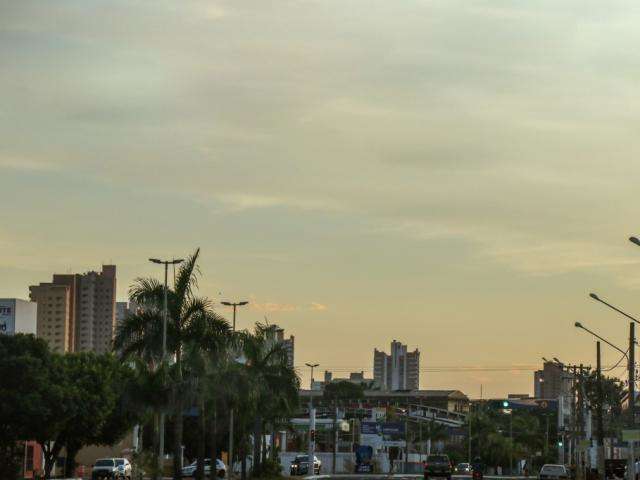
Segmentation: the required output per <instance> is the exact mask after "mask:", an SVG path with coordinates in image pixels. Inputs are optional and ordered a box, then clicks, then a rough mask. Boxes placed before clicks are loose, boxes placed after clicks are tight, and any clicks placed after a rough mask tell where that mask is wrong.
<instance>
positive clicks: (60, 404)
mask: <svg viewBox="0 0 640 480" xmlns="http://www.w3.org/2000/svg"><path fill="white" fill-rule="evenodd" d="M0 378H2V382H0V398H2V401H1V402H0V436H1V438H3V439H4V440H6V441H7V442H12V441H26V440H36V441H37V442H38V443H39V444H40V445H41V446H42V448H43V452H44V458H45V474H46V475H47V477H48V476H49V475H50V473H51V469H52V468H53V464H54V460H55V458H56V457H57V456H58V454H59V453H60V450H61V449H62V447H63V445H54V446H51V445H50V444H49V442H48V441H49V440H50V439H52V438H56V436H57V435H58V434H59V432H60V431H61V430H62V429H63V428H64V425H65V422H66V420H67V417H66V415H65V414H66V411H65V400H66V392H65V382H64V375H63V369H62V365H61V362H60V357H59V356H57V355H54V354H53V353H51V352H50V350H49V348H48V346H47V343H46V342H45V341H44V340H42V339H36V338H35V336H33V335H22V334H17V335H14V336H8V335H0Z"/></svg>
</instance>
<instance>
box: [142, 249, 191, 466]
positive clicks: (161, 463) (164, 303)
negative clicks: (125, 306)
mask: <svg viewBox="0 0 640 480" xmlns="http://www.w3.org/2000/svg"><path fill="white" fill-rule="evenodd" d="M149 261H150V262H151V263H155V264H158V265H164V296H163V301H162V365H163V367H164V364H165V362H166V361H167V318H168V317H169V307H168V299H167V297H168V291H169V287H168V285H167V278H168V276H169V265H177V264H179V263H182V262H183V260H182V259H177V260H176V259H173V260H160V259H157V258H150V259H149ZM163 383H164V378H163ZM164 423H165V413H164V411H161V412H160V426H159V430H160V431H159V436H160V438H159V441H158V463H157V467H158V471H159V474H160V476H161V477H162V476H164Z"/></svg>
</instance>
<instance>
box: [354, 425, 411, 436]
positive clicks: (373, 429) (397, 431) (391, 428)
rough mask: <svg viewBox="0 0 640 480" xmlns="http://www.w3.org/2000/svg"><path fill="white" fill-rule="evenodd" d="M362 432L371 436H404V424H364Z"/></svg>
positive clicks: (361, 428)
mask: <svg viewBox="0 0 640 480" xmlns="http://www.w3.org/2000/svg"><path fill="white" fill-rule="evenodd" d="M360 432H361V433H363V434H370V435H403V434H404V423H402V422H384V423H378V422H362V425H361V427H360Z"/></svg>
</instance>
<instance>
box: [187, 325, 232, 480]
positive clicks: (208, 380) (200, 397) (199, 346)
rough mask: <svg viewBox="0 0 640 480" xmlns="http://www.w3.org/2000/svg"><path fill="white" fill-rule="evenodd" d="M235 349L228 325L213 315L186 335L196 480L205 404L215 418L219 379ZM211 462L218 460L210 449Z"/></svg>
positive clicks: (200, 468)
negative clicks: (193, 399)
mask: <svg viewBox="0 0 640 480" xmlns="http://www.w3.org/2000/svg"><path fill="white" fill-rule="evenodd" d="M233 345H234V341H233V338H232V335H231V328H230V326H229V323H228V322H227V321H226V320H225V319H223V318H222V317H220V316H218V315H217V314H215V313H213V312H208V313H203V312H201V313H200V314H198V315H195V316H194V318H193V320H192V321H191V323H190V325H189V327H188V329H187V332H186V335H185V352H184V356H185V367H186V370H187V374H188V375H189V377H190V378H191V379H192V380H193V382H192V384H193V385H194V394H195V397H196V403H197V407H198V436H197V443H198V447H197V457H198V468H197V471H196V478H197V479H198V480H203V479H204V459H205V448H206V420H207V419H206V411H207V409H206V404H207V400H208V399H210V400H211V403H212V409H213V412H212V413H213V415H214V416H215V415H217V410H216V405H217V401H218V395H219V393H220V389H219V388H217V386H218V384H219V383H221V382H224V378H222V377H221V376H220V373H221V372H220V370H221V368H220V367H223V366H224V364H225V363H226V360H227V358H228V356H229V355H228V354H229V351H230V347H232V346H233ZM211 428H212V429H213V430H214V432H213V433H212V439H213V440H214V441H213V444H214V445H215V429H216V425H215V422H213V425H212V426H211ZM212 450H213V452H212V456H211V459H212V461H214V462H215V459H216V458H217V452H216V450H217V449H216V447H215V446H213V448H212Z"/></svg>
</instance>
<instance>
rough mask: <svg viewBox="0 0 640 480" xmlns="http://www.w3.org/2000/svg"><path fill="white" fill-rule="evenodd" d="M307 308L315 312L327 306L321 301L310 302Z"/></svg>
mask: <svg viewBox="0 0 640 480" xmlns="http://www.w3.org/2000/svg"><path fill="white" fill-rule="evenodd" d="M309 309H310V310H313V311H316V312H322V311H324V310H326V309H327V306H326V305H324V304H322V303H317V302H311V307H310V308H309Z"/></svg>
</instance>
